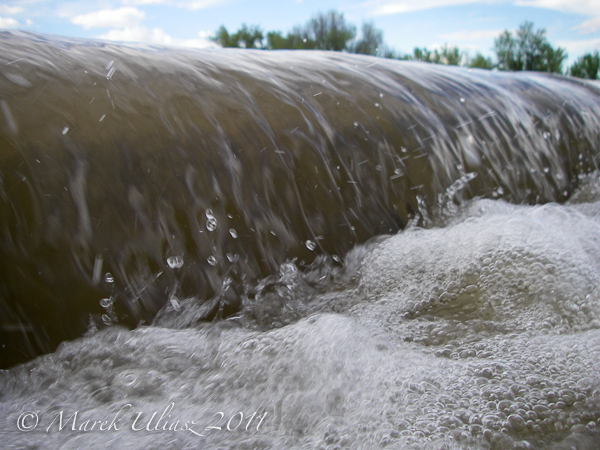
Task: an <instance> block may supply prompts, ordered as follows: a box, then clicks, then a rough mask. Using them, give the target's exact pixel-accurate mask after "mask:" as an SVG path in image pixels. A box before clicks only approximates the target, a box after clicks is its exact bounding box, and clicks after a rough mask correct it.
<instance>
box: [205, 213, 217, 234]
mask: <svg viewBox="0 0 600 450" xmlns="http://www.w3.org/2000/svg"><path fill="white" fill-rule="evenodd" d="M205 214H206V229H207V230H208V231H215V230H216V229H217V218H216V217H215V216H214V215H213V212H212V209H207V210H206V213H205Z"/></svg>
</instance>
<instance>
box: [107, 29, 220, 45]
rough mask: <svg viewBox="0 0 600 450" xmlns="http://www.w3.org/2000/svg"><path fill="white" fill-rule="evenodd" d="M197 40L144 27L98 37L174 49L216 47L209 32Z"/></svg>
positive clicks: (203, 32)
mask: <svg viewBox="0 0 600 450" xmlns="http://www.w3.org/2000/svg"><path fill="white" fill-rule="evenodd" d="M198 35H199V39H187V40H186V39H175V38H172V37H171V36H169V35H168V34H167V33H165V32H164V31H163V30H162V29H160V28H152V29H149V28H146V27H144V26H135V27H126V28H124V29H113V30H110V31H109V32H108V33H105V34H102V35H100V36H98V38H99V39H105V40H108V41H118V42H141V43H145V44H153V45H166V46H175V47H192V48H209V47H216V45H215V43H214V42H212V41H210V40H209V39H208V37H209V36H210V33H209V32H206V31H201V32H200V33H198Z"/></svg>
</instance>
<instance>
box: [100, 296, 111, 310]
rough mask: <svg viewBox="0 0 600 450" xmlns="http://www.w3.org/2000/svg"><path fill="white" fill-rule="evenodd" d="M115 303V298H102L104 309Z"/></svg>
mask: <svg viewBox="0 0 600 450" xmlns="http://www.w3.org/2000/svg"><path fill="white" fill-rule="evenodd" d="M112 304H113V299H112V297H111V298H103V299H102V300H100V306H102V307H103V308H104V309H106V308H110V307H111V306H112Z"/></svg>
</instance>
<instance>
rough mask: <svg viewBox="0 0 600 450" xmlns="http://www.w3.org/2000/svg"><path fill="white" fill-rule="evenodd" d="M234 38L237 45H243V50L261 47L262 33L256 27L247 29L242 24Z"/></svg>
mask: <svg viewBox="0 0 600 450" xmlns="http://www.w3.org/2000/svg"><path fill="white" fill-rule="evenodd" d="M234 37H235V39H237V42H238V43H240V42H241V43H242V44H243V47H244V48H261V46H262V40H263V33H262V31H261V30H260V28H259V27H258V25H254V26H253V27H251V28H248V27H247V26H246V24H243V25H242V28H240V29H239V30H238V32H237V33H236V34H235V35H234Z"/></svg>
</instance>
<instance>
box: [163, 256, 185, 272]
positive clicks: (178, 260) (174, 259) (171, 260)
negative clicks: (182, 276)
mask: <svg viewBox="0 0 600 450" xmlns="http://www.w3.org/2000/svg"><path fill="white" fill-rule="evenodd" d="M167 265H168V266H169V267H170V268H171V269H181V268H182V267H183V256H169V257H168V258H167Z"/></svg>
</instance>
